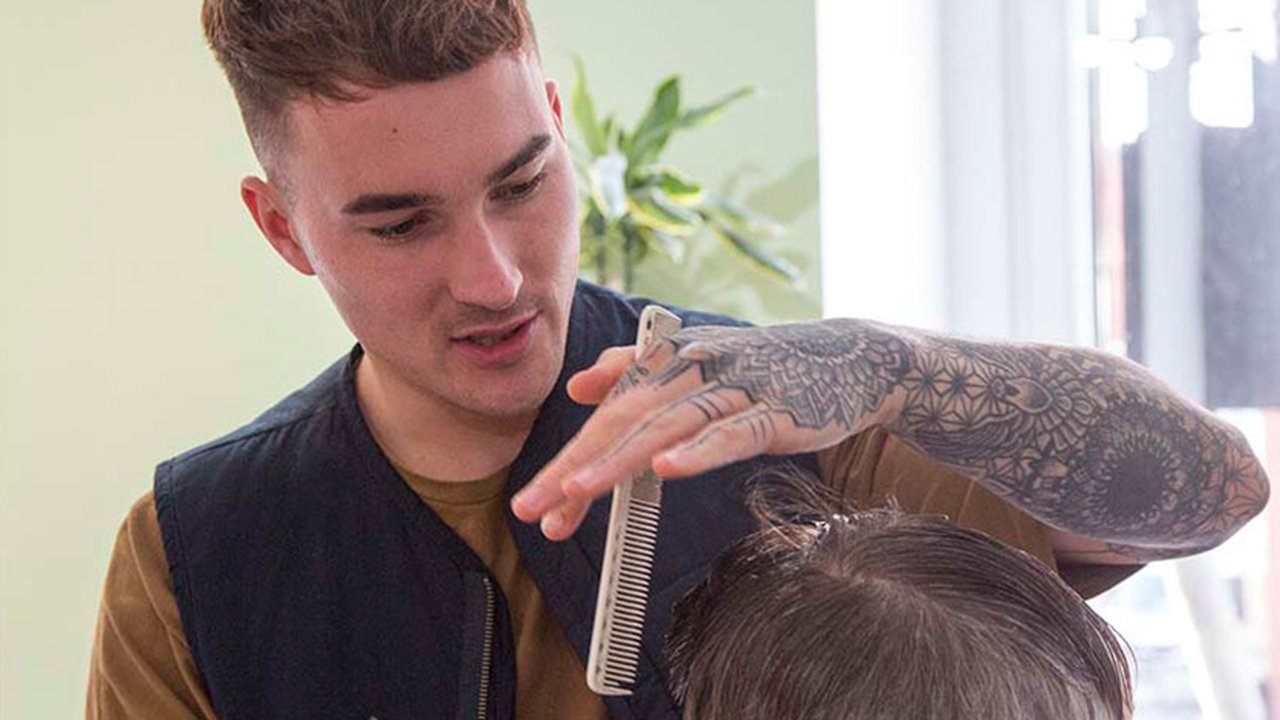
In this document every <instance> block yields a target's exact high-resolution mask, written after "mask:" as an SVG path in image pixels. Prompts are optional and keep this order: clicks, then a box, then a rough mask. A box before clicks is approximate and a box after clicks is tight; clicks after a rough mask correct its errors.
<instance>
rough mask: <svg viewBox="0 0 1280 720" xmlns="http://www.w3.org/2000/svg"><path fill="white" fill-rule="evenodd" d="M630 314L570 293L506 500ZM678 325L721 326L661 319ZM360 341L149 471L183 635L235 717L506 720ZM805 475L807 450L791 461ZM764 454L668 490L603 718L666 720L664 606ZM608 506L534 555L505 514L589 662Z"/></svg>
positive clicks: (536, 540)
mask: <svg viewBox="0 0 1280 720" xmlns="http://www.w3.org/2000/svg"><path fill="white" fill-rule="evenodd" d="M644 304H645V302H644V301H641V300H628V299H624V298H622V297H620V296H618V295H616V294H614V293H611V292H609V291H607V290H603V289H601V288H598V287H595V286H592V285H588V284H586V283H579V284H578V287H577V290H576V292H575V297H574V302H573V310H572V313H571V316H570V323H569V337H568V344H567V347H566V353H565V365H564V368H563V371H562V373H561V376H560V378H559V380H558V381H557V383H556V385H555V388H554V389H553V390H552V392H551V395H550V396H549V397H548V399H547V401H546V403H545V404H544V405H543V407H542V410H541V413H540V415H539V417H538V420H537V422H536V423H535V425H534V428H533V431H532V434H531V435H530V436H529V438H528V440H527V441H526V443H525V446H524V448H523V450H522V451H521V453H520V456H519V457H518V458H517V459H516V461H515V463H514V465H513V466H512V468H511V473H510V481H509V483H508V487H507V497H508V499H509V498H510V496H511V495H512V494H514V493H515V492H516V491H517V490H519V489H520V488H521V487H523V486H524V484H525V483H527V482H528V481H529V480H530V479H531V478H532V477H533V475H534V474H535V473H536V472H537V470H538V469H539V468H541V467H542V466H543V465H544V464H545V463H546V462H548V461H549V460H550V459H551V458H552V457H553V456H554V455H555V453H556V452H557V451H558V450H559V449H560V448H561V447H562V446H563V445H564V444H565V442H566V441H568V440H569V438H571V437H572V436H573V434H574V433H575V432H576V431H577V430H578V428H579V427H580V426H581V425H582V423H583V422H584V421H585V420H586V418H587V417H588V415H590V413H591V408H588V407H582V406H579V405H577V404H575V403H573V402H572V401H570V400H569V399H568V397H567V396H566V394H565V390H564V387H565V382H566V380H567V379H568V377H569V376H570V375H572V374H573V373H574V372H576V371H578V370H581V369H582V368H585V367H587V366H589V365H591V364H592V363H593V362H594V361H595V359H596V357H597V356H598V355H599V354H600V352H601V351H602V350H604V349H605V348H607V347H610V346H614V345H625V344H630V343H631V342H633V341H634V338H635V332H636V323H637V318H638V315H639V309H640V308H642V307H643V306H644ZM677 312H679V313H680V314H681V315H682V316H683V317H684V319H685V324H686V326H688V325H698V324H729V323H732V322H733V321H730V320H727V319H725V318H720V317H715V316H710V315H703V314H698V313H689V312H685V311H679V310H678V311H677ZM359 357H360V348H359V347H357V348H356V349H355V350H354V351H353V352H352V353H351V356H350V357H349V358H347V359H346V360H344V361H341V362H339V363H337V364H335V365H334V366H333V367H331V368H329V369H328V370H326V371H325V372H324V373H323V374H321V375H320V376H319V377H318V378H316V379H315V380H314V381H312V382H311V383H310V384H309V385H307V386H306V387H304V388H302V389H301V390H299V391H297V392H295V393H293V394H292V395H290V396H289V397H287V398H286V399H285V400H283V401H282V402H280V403H279V404H278V405H276V406H275V407H273V408H272V409H270V410H268V411H267V412H266V413H264V414H263V415H262V416H261V417H259V418H257V419H256V420H254V421H253V422H252V423H250V424H249V425H247V426H245V427H243V428H241V429H239V430H237V431H236V432H234V433H232V434H230V435H228V436H226V437H224V438H222V439H220V440H217V441H214V442H212V443H210V444H208V445H205V446H203V447H200V448H196V449H194V450H191V451H189V452H187V453H185V454H183V455H181V456H179V457H176V458H174V459H172V460H169V461H167V462H165V463H163V464H161V465H160V466H159V468H158V469H157V471H156V480H155V497H156V507H157V510H158V513H159V517H160V527H161V532H162V534H163V537H164V545H165V551H166V553H167V555H168V560H169V572H170V575H171V576H172V580H173V589H174V594H175V596H176V598H177V602H178V608H179V611H180V614H181V618H182V627H183V631H184V633H185V635H186V638H187V641H188V643H189V644H190V647H191V652H192V655H193V656H194V658H195V663H196V666H197V667H198V668H199V670H200V674H201V676H202V678H203V680H204V682H205V686H206V688H207V690H208V692H209V696H210V698H211V700H212V702H213V707H214V709H215V711H216V712H217V713H218V716H219V717H220V718H222V720H236V719H238V718H251V719H254V720H257V719H259V718H309V719H317V720H318V719H321V718H343V719H353V720H367V719H368V718H377V719H378V720H399V719H400V718H415V719H416V718H476V717H481V718H504V719H505V718H511V717H513V716H514V712H515V705H516V703H517V702H519V698H517V697H516V696H515V688H516V683H515V648H514V643H513V640H512V632H511V628H510V625H509V620H508V616H507V612H506V606H505V601H504V598H503V597H502V592H501V591H500V589H499V588H498V586H497V583H496V581H494V580H493V579H492V577H491V576H490V575H489V573H488V571H487V569H486V568H485V567H484V565H483V563H482V562H481V561H480V560H479V559H478V558H477V557H476V556H475V555H474V554H473V553H472V552H471V550H470V548H468V547H467V546H466V544H465V543H464V542H463V541H462V540H461V539H460V538H458V537H457V536H456V535H454V534H453V532H452V531H451V530H450V529H449V528H448V526H446V525H445V524H444V523H443V522H442V521H441V520H440V518H439V517H438V516H437V515H435V513H434V512H432V511H431V509H430V508H429V507H428V506H427V505H426V504H424V503H423V502H422V501H421V500H420V499H419V498H418V496H417V495H415V494H414V493H413V491H412V490H411V489H410V488H409V487H408V486H407V485H406V484H405V483H404V482H403V481H402V480H401V479H400V477H399V476H398V475H397V474H396V472H395V470H394V469H393V468H392V467H391V465H390V464H389V463H388V462H387V460H386V458H385V457H384V456H383V455H382V453H381V452H380V451H379V449H378V447H377V445H376V444H375V443H374V441H373V438H372V435H371V434H370V432H369V429H368V427H367V426H366V425H365V422H364V419H363V417H362V416H361V414H360V410H359V407H358V405H357V403H356V395H355V384H354V378H355V367H356V363H357V362H358V360H359ZM800 459H801V461H802V464H803V465H805V466H806V467H808V468H810V469H812V468H813V459H812V457H811V456H805V457H804V458H800ZM774 462H779V460H777V459H773V458H766V459H760V460H755V461H751V462H749V463H740V464H738V465H734V466H731V467H729V468H726V469H724V470H721V471H718V472H714V473H708V474H707V475H704V476H701V477H698V478H692V479H689V480H684V481H681V482H677V483H671V484H669V485H667V486H666V489H665V490H664V494H663V513H662V528H661V531H660V535H659V539H658V549H657V561H656V565H655V568H654V574H653V585H652V595H651V598H650V603H651V605H650V607H651V608H652V610H651V612H650V620H649V623H648V626H647V628H646V632H645V641H644V654H643V656H642V658H641V663H640V678H639V682H638V684H637V687H636V690H635V693H634V694H633V695H632V696H631V697H629V698H610V699H608V700H607V704H608V707H609V711H610V713H611V714H612V715H613V717H615V718H677V717H679V708H677V707H676V706H675V704H674V703H673V701H672V700H671V698H670V695H669V694H668V692H667V690H666V685H665V680H666V664H665V661H664V659H663V657H662V638H663V635H664V634H665V633H666V631H667V628H668V625H669V623H670V609H671V606H672V605H673V604H674V603H675V601H676V600H678V599H679V598H680V597H681V596H683V595H684V593H685V592H687V591H688V590H689V588H690V587H692V586H693V585H694V584H695V583H696V582H698V580H700V579H701V578H702V576H703V575H704V574H705V572H706V569H707V566H708V565H709V564H710V563H711V561H712V560H714V558H715V556H716V555H717V554H718V553H719V552H720V550H721V549H722V548H724V547H725V546H726V545H728V544H729V543H730V542H732V541H733V540H734V539H736V538H738V537H740V536H742V535H743V534H745V533H746V532H749V531H750V530H751V529H752V527H753V522H752V520H751V519H750V517H749V516H748V514H747V512H746V510H745V508H744V506H743V502H742V493H743V483H744V481H745V480H746V479H747V478H748V477H750V476H751V475H753V474H755V473H756V472H757V471H758V470H759V469H760V468H761V467H763V466H764V465H766V464H770V463H774ZM608 515H609V504H608V502H607V499H606V500H602V501H599V502H596V503H595V504H594V505H593V506H592V508H591V511H590V513H589V515H588V516H587V519H586V521H585V522H584V524H583V526H582V528H581V530H579V531H578V533H577V534H576V535H575V536H574V538H573V539H572V540H570V541H567V542H563V543H551V542H547V541H546V540H545V539H543V538H542V536H541V534H540V533H539V532H538V529H537V527H536V526H530V525H525V524H523V523H520V522H519V521H517V520H515V519H514V517H511V516H510V514H508V519H509V521H510V522H511V530H512V533H513V535H514V537H515V541H516V544H517V546H518V547H519V550H520V554H521V558H522V559H523V561H524V564H525V567H526V568H527V569H528V571H529V573H530V575H531V576H532V577H533V579H534V581H535V582H536V583H537V585H538V587H539V589H540V590H541V592H542V595H543V597H544V599H545V601H546V603H547V605H548V607H549V608H550V609H551V612H552V613H553V615H554V616H555V618H556V620H557V621H558V622H559V623H560V625H561V627H562V628H564V630H565V633H566V634H567V635H568V637H569V640H570V642H571V643H572V644H573V646H574V649H575V650H576V651H577V652H578V654H579V657H581V658H583V659H584V661H585V658H586V657H587V646H588V642H589V640H590V636H591V624H592V614H593V612H594V610H595V595H596V587H597V585H598V584H599V568H600V561H601V555H602V554H603V549H604V535H605V529H606V527H607V525H608Z"/></svg>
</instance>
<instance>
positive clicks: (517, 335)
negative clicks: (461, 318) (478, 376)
mask: <svg viewBox="0 0 1280 720" xmlns="http://www.w3.org/2000/svg"><path fill="white" fill-rule="evenodd" d="M537 317H538V314H537V313H536V312H535V313H532V314H530V315H528V316H526V317H524V318H522V319H520V320H517V321H515V322H512V323H504V324H502V325H490V326H487V327H476V328H469V329H468V332H466V333H465V334H461V335H457V336H455V337H454V338H453V342H454V343H455V345H454V347H456V348H457V349H459V350H461V351H463V354H464V357H469V358H471V360H472V361H473V362H477V363H479V364H480V365H481V366H482V367H501V366H506V365H509V364H511V363H513V362H516V361H517V360H519V359H520V358H521V357H523V355H524V353H525V351H526V350H527V349H528V347H529V342H530V340H529V338H530V333H531V332H532V331H531V330H530V328H531V327H532V325H533V323H534V321H535V320H536V319H537Z"/></svg>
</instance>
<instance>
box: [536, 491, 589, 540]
mask: <svg viewBox="0 0 1280 720" xmlns="http://www.w3.org/2000/svg"><path fill="white" fill-rule="evenodd" d="M590 507H591V502H590V501H584V500H566V501H564V502H563V503H561V504H560V506H559V507H557V508H555V509H554V510H552V511H551V512H548V513H547V514H546V515H543V516H542V534H543V535H545V536H546V537H547V539H548V540H555V541H560V540H568V539H569V538H570V537H571V536H572V535H573V533H574V532H576V531H577V529H578V526H579V525H581V524H582V520H583V518H585V517H586V516H587V510H588V509H589V508H590Z"/></svg>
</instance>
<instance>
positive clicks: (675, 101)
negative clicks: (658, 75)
mask: <svg viewBox="0 0 1280 720" xmlns="http://www.w3.org/2000/svg"><path fill="white" fill-rule="evenodd" d="M679 115H680V76H679V75H672V76H671V77H669V78H667V79H666V80H664V81H662V84H661V85H659V86H658V89H657V90H656V91H654V93H653V102H652V103H651V104H650V105H649V110H648V112H646V113H645V115H644V117H643V118H641V119H640V124H639V125H637V126H636V130H635V133H633V135H632V138H631V142H630V145H629V147H628V148H627V159H628V160H630V161H631V165H632V166H639V165H645V164H648V163H650V162H652V161H653V160H654V159H655V158H656V157H658V155H659V154H660V153H661V152H662V148H663V147H665V146H666V144H667V139H668V138H669V137H671V130H672V128H673V125H672V124H673V123H674V122H675V120H676V119H677V118H678V117H679Z"/></svg>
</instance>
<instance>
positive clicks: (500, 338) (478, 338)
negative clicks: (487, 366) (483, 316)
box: [463, 321, 528, 348]
mask: <svg viewBox="0 0 1280 720" xmlns="http://www.w3.org/2000/svg"><path fill="white" fill-rule="evenodd" d="M525 322H528V321H525ZM523 327H524V323H520V324H519V325H517V326H515V327H513V328H511V329H510V330H508V331H507V332H504V333H499V334H497V335H468V336H466V337H465V338H463V340H465V341H467V342H473V343H475V344H477V345H479V346H480V347H487V348H491V347H493V346H494V345H497V344H498V343H500V342H504V341H506V340H510V339H511V338H513V337H515V336H516V333H518V332H520V329H521V328H523Z"/></svg>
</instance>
